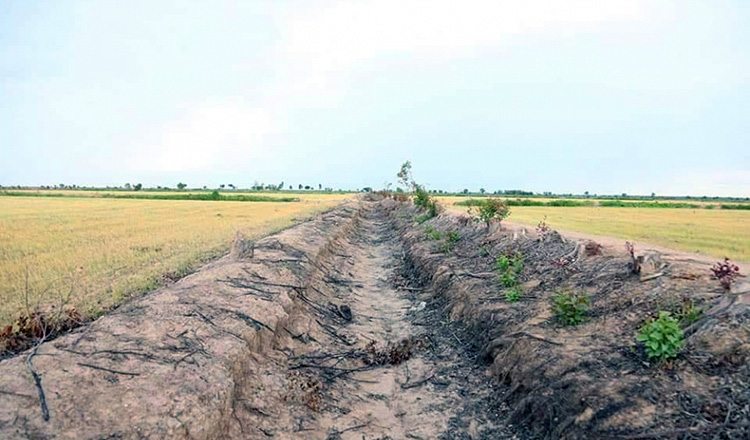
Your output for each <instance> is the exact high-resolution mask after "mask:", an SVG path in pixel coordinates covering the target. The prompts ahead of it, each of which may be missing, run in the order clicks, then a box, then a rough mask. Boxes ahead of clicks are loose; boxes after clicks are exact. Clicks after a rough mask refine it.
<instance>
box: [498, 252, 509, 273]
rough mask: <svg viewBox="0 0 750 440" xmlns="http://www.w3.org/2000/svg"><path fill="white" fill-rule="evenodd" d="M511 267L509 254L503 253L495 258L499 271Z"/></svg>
mask: <svg viewBox="0 0 750 440" xmlns="http://www.w3.org/2000/svg"><path fill="white" fill-rule="evenodd" d="M509 268H510V258H508V256H507V255H501V256H499V257H497V259H496V260H495V269H497V271H498V272H506V271H507V270H508V269H509Z"/></svg>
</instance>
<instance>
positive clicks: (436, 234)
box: [424, 226, 443, 240]
mask: <svg viewBox="0 0 750 440" xmlns="http://www.w3.org/2000/svg"><path fill="white" fill-rule="evenodd" d="M424 232H425V233H426V234H427V237H429V238H431V239H433V240H440V239H441V238H443V234H441V233H440V231H436V230H435V228H433V227H432V226H426V227H425V228H424Z"/></svg>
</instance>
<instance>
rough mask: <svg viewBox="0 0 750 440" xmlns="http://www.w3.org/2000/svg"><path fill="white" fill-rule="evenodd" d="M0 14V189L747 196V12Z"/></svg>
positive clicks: (568, 4) (501, 6)
mask: <svg viewBox="0 0 750 440" xmlns="http://www.w3.org/2000/svg"><path fill="white" fill-rule="evenodd" d="M0 9H1V11H0V185H54V184H59V183H65V184H77V185H87V186H88V185H97V186H106V185H112V186H117V185H124V184H125V183H126V182H129V183H136V182H141V183H143V184H144V185H146V186H156V185H162V186H172V187H173V186H175V185H176V184H177V182H185V183H187V184H188V186H190V187H201V186H204V185H207V186H209V187H214V186H217V185H219V184H229V183H232V184H234V185H237V186H241V187H247V186H250V185H253V184H254V183H255V182H263V183H274V184H277V183H279V182H281V181H283V182H285V183H286V184H287V185H289V184H292V185H294V186H295V187H296V186H297V185H298V184H300V183H302V184H309V185H314V186H317V185H318V184H322V185H323V186H324V187H332V188H352V189H354V188H362V187H365V186H370V187H375V188H380V187H383V186H384V185H385V184H387V183H388V182H394V183H395V182H396V176H395V174H396V172H397V171H398V169H399V166H400V164H401V163H402V162H403V161H405V160H407V159H409V160H411V161H412V163H413V167H414V177H415V179H416V180H417V181H420V182H422V183H425V184H426V185H427V186H428V187H429V188H431V189H443V190H462V189H463V188H468V189H470V190H478V189H479V188H485V189H487V190H489V191H495V190H500V189H524V190H529V191H536V192H543V191H552V192H556V193H583V192H584V191H589V192H590V193H591V194H620V193H623V192H624V193H628V194H651V193H652V192H656V193H657V194H659V195H693V196H704V195H706V196H716V195H718V196H740V197H747V196H750V2H747V1H742V0H736V1H722V0H716V1H711V2H706V1H690V0H681V1H659V0H649V1H639V0H628V1H625V0H623V1H604V0H586V1H577V0H566V1H564V2H562V1H556V0H546V1H544V0H530V1H522V2H519V1H500V0H494V1H470V0H463V1H460V2H459V1H455V0H454V1H441V0H430V1H409V0H398V1H391V0H381V1H341V2H334V1H311V0H306V1H294V0H273V1H242V2H234V1H231V2H221V1H205V2H199V1H188V0H179V1H174V2H169V1H166V0H160V1H127V2H123V1H65V0H56V1H19V2H11V1H6V2H3V6H2V8H0Z"/></svg>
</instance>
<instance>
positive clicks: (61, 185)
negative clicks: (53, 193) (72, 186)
mask: <svg viewBox="0 0 750 440" xmlns="http://www.w3.org/2000/svg"><path fill="white" fill-rule="evenodd" d="M57 186H58V187H59V188H60V189H62V188H65V184H64V183H61V184H59V185H57Z"/></svg>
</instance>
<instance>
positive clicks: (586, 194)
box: [583, 191, 589, 199]
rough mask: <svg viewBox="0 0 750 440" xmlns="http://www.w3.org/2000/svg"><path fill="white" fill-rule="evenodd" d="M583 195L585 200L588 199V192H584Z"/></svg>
mask: <svg viewBox="0 0 750 440" xmlns="http://www.w3.org/2000/svg"><path fill="white" fill-rule="evenodd" d="M583 195H585V196H586V198H587V199H588V198H589V192H588V191H585V192H584V193H583Z"/></svg>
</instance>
